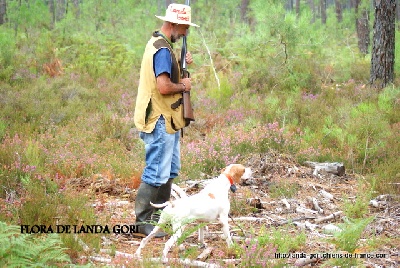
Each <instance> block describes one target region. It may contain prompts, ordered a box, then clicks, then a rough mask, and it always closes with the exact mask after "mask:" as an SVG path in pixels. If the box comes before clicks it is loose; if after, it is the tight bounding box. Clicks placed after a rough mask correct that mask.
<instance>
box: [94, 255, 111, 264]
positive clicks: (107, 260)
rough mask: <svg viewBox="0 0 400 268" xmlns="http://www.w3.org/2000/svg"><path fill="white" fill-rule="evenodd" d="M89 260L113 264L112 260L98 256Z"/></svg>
mask: <svg viewBox="0 0 400 268" xmlns="http://www.w3.org/2000/svg"><path fill="white" fill-rule="evenodd" d="M89 259H90V260H91V261H94V262H101V263H111V259H110V258H104V257H97V256H90V257H89Z"/></svg>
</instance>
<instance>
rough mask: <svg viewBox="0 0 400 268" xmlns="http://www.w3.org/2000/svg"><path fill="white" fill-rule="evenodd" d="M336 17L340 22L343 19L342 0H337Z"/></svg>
mask: <svg viewBox="0 0 400 268" xmlns="http://www.w3.org/2000/svg"><path fill="white" fill-rule="evenodd" d="M335 10H336V18H337V20H338V22H342V21H343V13H342V3H341V1H340V0H335Z"/></svg>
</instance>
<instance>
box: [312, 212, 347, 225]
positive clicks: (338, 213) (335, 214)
mask: <svg viewBox="0 0 400 268" xmlns="http://www.w3.org/2000/svg"><path fill="white" fill-rule="evenodd" d="M342 213H343V212H342V211H337V212H335V213H332V214H331V215H328V216H326V217H323V218H318V219H315V222H316V223H320V222H324V221H329V220H333V219H336V218H338V217H339V216H340V215H342Z"/></svg>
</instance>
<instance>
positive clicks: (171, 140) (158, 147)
mask: <svg viewBox="0 0 400 268" xmlns="http://www.w3.org/2000/svg"><path fill="white" fill-rule="evenodd" d="M139 136H140V138H141V139H142V140H143V141H144V143H145V151H146V167H145V168H144V171H143V174H142V181H143V182H145V183H147V184H149V185H152V186H156V187H158V186H161V185H163V184H165V183H166V182H167V181H168V179H170V178H175V177H177V176H178V173H179V170H180V169H181V156H180V142H179V139H180V131H178V132H176V133H174V134H169V133H167V132H166V130H165V119H164V117H162V116H160V118H159V119H158V121H157V123H156V126H155V128H154V130H153V132H151V133H145V132H140V134H139Z"/></svg>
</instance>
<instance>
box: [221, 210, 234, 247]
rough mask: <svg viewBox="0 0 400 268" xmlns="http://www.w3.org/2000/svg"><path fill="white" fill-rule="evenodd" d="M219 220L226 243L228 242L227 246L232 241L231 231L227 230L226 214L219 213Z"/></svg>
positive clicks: (230, 244)
mask: <svg viewBox="0 0 400 268" xmlns="http://www.w3.org/2000/svg"><path fill="white" fill-rule="evenodd" d="M219 220H220V222H221V223H222V232H223V233H224V236H225V240H226V243H227V244H228V246H232V245H233V242H232V238H231V233H230V232H229V224H228V216H227V215H221V216H220V219H219Z"/></svg>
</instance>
